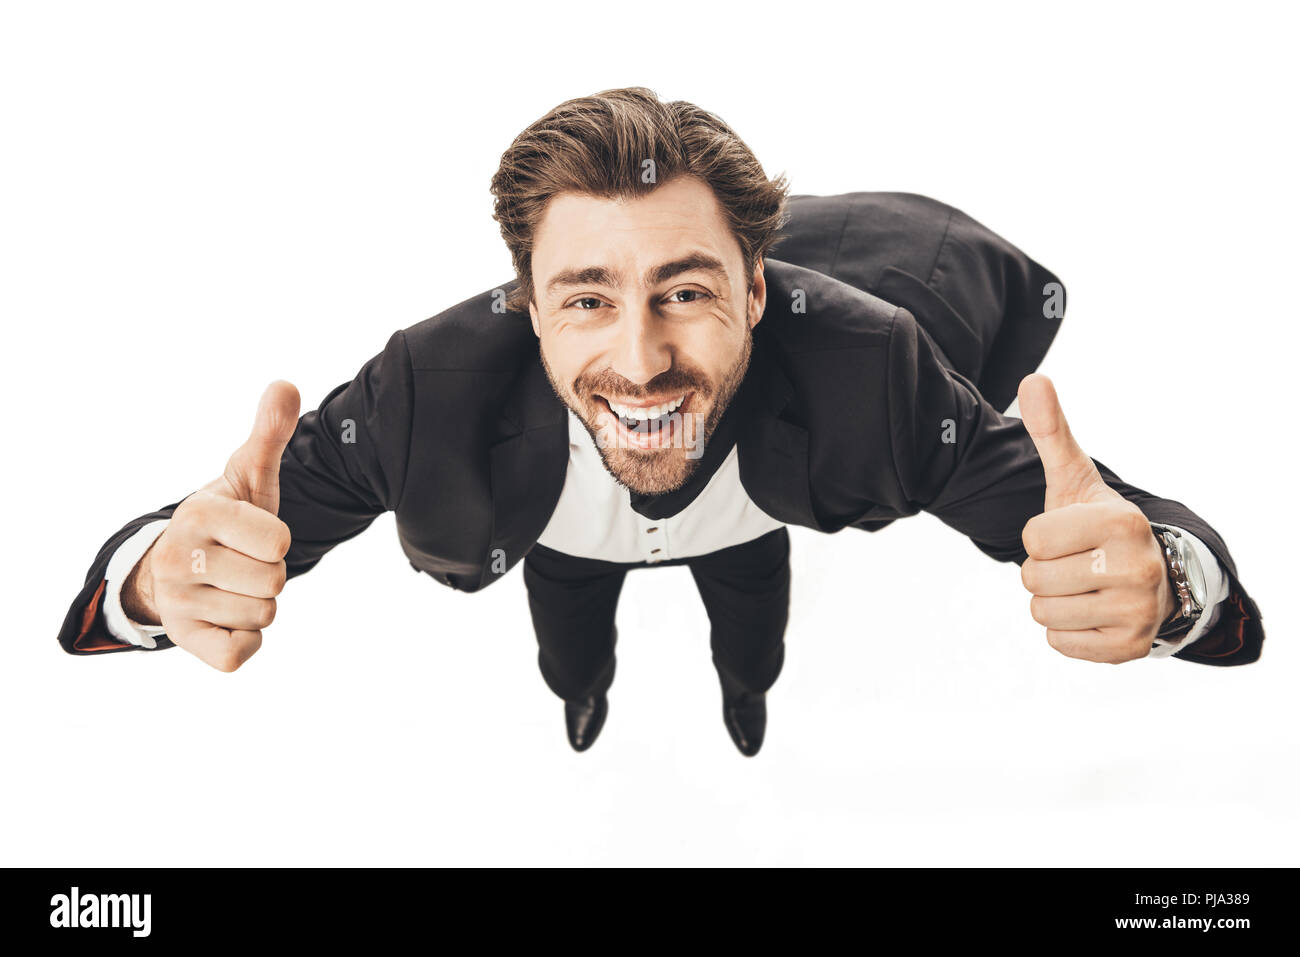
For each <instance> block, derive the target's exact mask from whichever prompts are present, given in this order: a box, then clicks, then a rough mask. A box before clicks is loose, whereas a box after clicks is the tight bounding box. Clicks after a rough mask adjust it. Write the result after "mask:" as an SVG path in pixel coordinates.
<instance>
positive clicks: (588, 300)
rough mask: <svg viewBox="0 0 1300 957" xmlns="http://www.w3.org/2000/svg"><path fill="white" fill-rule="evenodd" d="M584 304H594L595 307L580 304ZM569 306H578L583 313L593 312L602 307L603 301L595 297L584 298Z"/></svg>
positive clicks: (574, 301)
mask: <svg viewBox="0 0 1300 957" xmlns="http://www.w3.org/2000/svg"><path fill="white" fill-rule="evenodd" d="M584 302H585V303H593V305H587V306H583V305H580V303H584ZM569 305H570V306H577V307H578V309H579V310H580V311H582V312H591V311H592V310H594V309H597V308H599V307H600V305H601V301H600V300H599V299H597V298H596V297H595V296H583V297H582V298H581V299H575V300H573V302H571V303H569Z"/></svg>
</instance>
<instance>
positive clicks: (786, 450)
mask: <svg viewBox="0 0 1300 957" xmlns="http://www.w3.org/2000/svg"><path fill="white" fill-rule="evenodd" d="M759 329H762V324H761V323H760V325H759ZM772 351H773V350H772V349H771V348H770V344H769V343H768V342H767V341H766V337H765V336H762V335H761V334H760V333H759V332H757V331H756V332H755V335H754V358H753V362H754V371H755V372H756V373H757V374H758V375H759V377H760V381H759V388H758V390H757V394H756V396H755V400H754V405H753V410H754V411H753V413H752V414H751V415H750V417H749V419H750V421H749V422H748V423H747V424H746V428H745V430H744V432H743V433H742V436H741V439H740V441H739V442H738V443H737V444H738V449H739V451H738V455H739V461H740V483H741V485H743V486H744V487H745V491H746V493H748V495H749V497H750V498H751V499H753V501H754V504H755V505H757V506H758V507H759V508H761V509H762V510H763V511H764V512H766V513H767V514H768V515H771V516H772V517H773V518H775V519H776V520H777V521H781V522H785V523H786V524H788V525H802V526H804V527H806V528H815V529H817V530H818V531H827V529H825V528H823V527H822V525H821V523H820V522H819V521H818V520H817V514H816V512H815V511H814V510H813V505H812V490H811V487H810V473H809V467H808V462H809V458H808V430H807V429H805V428H804V427H803V426H801V425H798V424H797V423H795V422H792V421H790V420H789V419H788V418H786V417H785V416H784V415H783V413H786V412H787V410H789V409H790V406H791V400H792V399H793V398H794V386H793V385H792V384H791V382H790V378H789V376H787V375H786V374H785V372H784V370H782V368H781V366H780V363H778V362H777V361H776V360H775V357H774V356H772V354H771V353H772Z"/></svg>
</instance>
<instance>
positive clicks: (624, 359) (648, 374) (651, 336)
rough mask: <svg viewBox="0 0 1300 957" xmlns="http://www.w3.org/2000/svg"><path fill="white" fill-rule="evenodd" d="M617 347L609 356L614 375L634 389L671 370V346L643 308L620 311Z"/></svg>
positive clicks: (652, 317) (651, 314)
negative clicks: (621, 313)
mask: <svg viewBox="0 0 1300 957" xmlns="http://www.w3.org/2000/svg"><path fill="white" fill-rule="evenodd" d="M619 327H620V328H619V333H618V343H617V345H616V346H615V351H614V356H613V367H614V371H615V372H617V373H618V374H619V375H621V376H623V377H624V378H626V379H629V380H631V381H632V382H635V383H636V384H637V385H645V384H646V383H647V382H649V381H650V380H651V379H653V378H654V377H655V376H657V375H659V374H660V373H661V372H666V371H668V370H669V369H670V368H672V364H673V353H672V347H671V344H670V343H669V342H668V340H667V339H666V338H665V336H664V329H663V324H662V323H661V322H660V321H659V319H658V317H656V316H655V314H654V313H653V312H652V311H651V310H650V309H649V308H647V307H646V306H644V305H642V306H639V307H637V308H634V309H628V310H626V311H624V313H623V315H622V316H620V317H619Z"/></svg>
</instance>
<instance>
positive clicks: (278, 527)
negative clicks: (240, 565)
mask: <svg viewBox="0 0 1300 957" xmlns="http://www.w3.org/2000/svg"><path fill="white" fill-rule="evenodd" d="M193 508H195V509H197V510H198V511H197V514H196V519H197V521H198V522H199V523H200V524H199V528H200V529H201V530H202V532H204V533H206V534H207V535H208V536H209V537H210V538H211V540H212V541H214V542H216V543H218V544H221V545H225V546H226V547H228V548H233V549H234V550H235V551H237V552H242V553H243V554H245V555H247V556H248V557H249V558H255V559H257V560H258V561H260V562H278V561H280V559H282V558H284V556H285V555H287V554H288V553H289V546H290V545H291V544H292V543H293V536H292V535H291V534H290V532H289V526H288V525H286V524H285V523H284V522H282V521H281V520H280V519H278V518H276V517H275V516H274V515H273V514H272V513H270V512H268V511H266V510H265V509H263V508H259V507H258V506H256V505H253V504H251V503H249V502H242V501H238V500H236V499H229V498H223V497H222V496H219V495H211V496H207V497H205V498H204V499H203V500H202V501H199V502H196V503H195V505H194V506H193Z"/></svg>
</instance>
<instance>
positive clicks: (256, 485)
mask: <svg viewBox="0 0 1300 957" xmlns="http://www.w3.org/2000/svg"><path fill="white" fill-rule="evenodd" d="M298 405H299V397H298V390H297V389H296V388H295V387H294V386H293V385H292V384H291V383H288V382H285V381H284V380H283V379H281V380H277V381H275V382H272V383H271V384H270V385H269V386H267V387H266V391H265V392H263V393H262V401H261V402H259V403H258V405H257V417H256V418H255V419H254V420H253V431H252V432H251V433H250V434H249V436H248V439H247V441H245V442H244V444H243V445H241V446H240V447H239V448H238V449H236V450H235V454H234V455H232V456H231V457H230V461H229V462H227V463H226V473H225V478H226V482H227V483H228V484H229V485H230V487H231V490H232V492H233V493H234V495H235V497H236V498H239V499H242V500H243V501H245V502H251V503H252V504H254V505H256V506H257V507H258V508H261V509H265V510H266V511H268V512H270V513H271V514H272V515H274V514H276V513H277V512H278V511H279V510H280V456H281V455H283V454H284V447H285V446H286V445H288V444H289V439H290V438H292V437H293V432H294V429H295V428H297V426H298Z"/></svg>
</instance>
